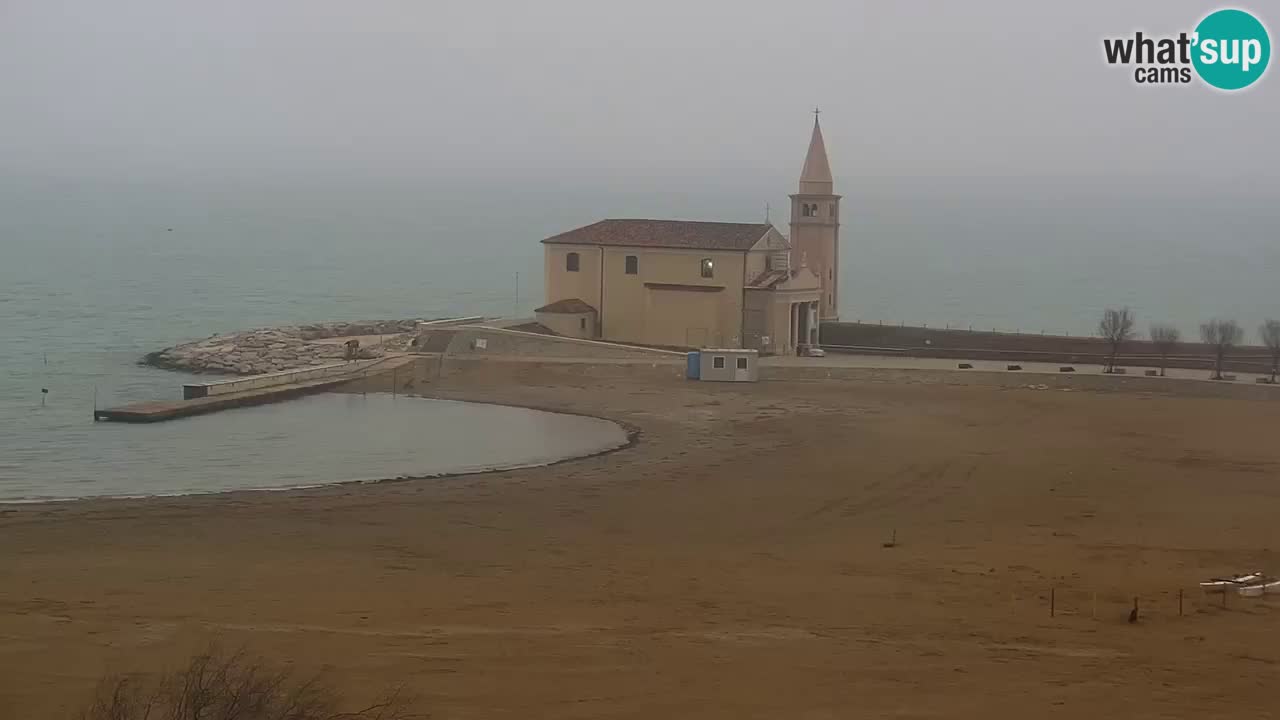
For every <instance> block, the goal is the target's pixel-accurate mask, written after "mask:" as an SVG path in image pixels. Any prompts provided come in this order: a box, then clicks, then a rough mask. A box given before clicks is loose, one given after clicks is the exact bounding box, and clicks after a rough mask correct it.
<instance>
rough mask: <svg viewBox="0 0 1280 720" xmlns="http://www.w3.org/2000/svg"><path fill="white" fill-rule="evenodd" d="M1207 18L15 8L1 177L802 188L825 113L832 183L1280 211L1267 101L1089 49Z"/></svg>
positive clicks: (1262, 94) (301, 5) (784, 9)
mask: <svg viewBox="0 0 1280 720" xmlns="http://www.w3.org/2000/svg"><path fill="white" fill-rule="evenodd" d="M1216 7H1218V5H1217V4H1216V3H1207V2H1194V1H1187V0H1182V1H1179V2H1164V3H1160V4H1159V5H1157V6H1152V5H1146V6H1136V5H1119V6H1117V5H1115V4H1113V3H1106V2H1096V1H1095V2H1081V3H1071V4H1065V3H1064V4H1058V5H1053V6H1049V5H1046V4H1043V3H1025V2H1015V1H1012V0H1000V1H999V2H984V3H981V4H977V3H966V4H963V5H961V4H956V3H946V2H927V3H911V4H901V3H887V2H874V3H872V2H864V3H846V2H823V3H797V4H792V5H786V6H781V5H773V4H763V3H745V4H744V3H740V2H735V3H729V2H725V1H723V0H715V1H711V0H707V1H703V2H692V3H689V2H678V3H677V2H674V0H658V1H657V2H654V3H646V4H644V5H643V6H635V5H618V4H612V3H599V2H586V1H584V0H553V1H551V2H544V3H538V4H536V5H528V4H522V3H514V2H468V3H452V2H447V3H446V2H441V3H431V4H421V3H402V2H366V3H360V4H350V3H346V2H339V1H337V0H309V1H308V2H300V1H295V2H280V3H275V4H270V5H264V4H261V3H250V2H243V1H235V2H226V3H219V4H216V5H215V4H207V5H199V6H196V5H188V4H174V3H170V2H164V1H163V0H122V1H121V2H114V3H109V4H97V3H89V2H59V1H57V0H40V1H38V2H37V1H34V0H8V2H6V3H4V4H3V5H0V84H3V86H4V87H5V88H6V92H5V93H4V94H0V117H3V118H4V122H5V128H6V132H5V133H4V134H3V135H0V168H4V171H5V172H7V173H9V174H11V175H19V176H28V177H59V178H67V177H71V178H75V177H86V178H95V177H96V178H104V179H116V180H128V179H131V178H141V179H146V178H183V177H203V178H238V177H246V176H249V177H256V176H262V177H282V178H289V177H297V178H303V177H310V178H315V177H320V176H324V175H333V176H346V177H350V178H356V179H361V178H364V179H377V178H402V177H408V178H427V179H438V180H451V179H452V180H469V181H484V180H499V179H504V178H506V179H513V180H561V179H576V180H580V181H584V182H595V181H602V180H603V181H608V180H609V179H610V178H613V179H614V180H615V181H616V182H619V183H620V184H623V185H625V184H626V182H629V181H635V182H639V183H643V182H646V181H648V182H660V181H662V180H664V179H668V178H672V179H677V180H678V179H680V178H682V177H692V178H696V179H697V180H698V181H700V182H715V181H721V182H726V183H732V182H734V178H737V177H738V176H740V175H742V174H743V173H759V174H763V175H767V176H769V179H770V182H774V178H777V180H780V181H786V182H788V183H793V182H794V178H795V176H796V174H797V173H798V172H799V166H800V164H801V160H802V157H803V150H804V146H805V144H806V142H807V139H808V129H809V126H810V124H811V122H812V115H810V114H809V112H810V110H811V109H812V108H813V106H814V105H819V106H821V107H822V109H823V114H822V122H823V129H824V132H825V134H826V138H827V145H828V148H829V149H830V152H831V156H832V157H831V159H832V164H833V168H834V170H835V173H836V175H837V176H838V180H842V181H844V183H845V184H846V185H848V184H852V183H851V180H852V179H856V178H877V177H906V178H910V177H921V178H928V177H961V178H963V177H1046V178H1052V177H1063V178H1091V177H1099V178H1106V177H1116V178H1149V179H1153V180H1155V179H1164V180H1167V182H1169V183H1171V184H1175V183H1179V182H1187V181H1193V180H1195V179H1204V178H1214V179H1216V180H1232V179H1248V180H1249V181H1250V183H1251V185H1254V186H1256V185H1257V184H1258V183H1262V184H1263V185H1264V187H1267V188H1271V189H1275V188H1280V170H1277V168H1276V164H1275V162H1274V153H1270V152H1266V151H1265V150H1264V149H1263V148H1260V147H1259V143H1260V142H1265V141H1266V138H1269V137H1270V133H1271V132H1272V131H1273V128H1274V127H1276V126H1280V102H1277V100H1276V92H1275V85H1276V81H1275V79H1274V78H1271V77H1264V78H1263V80H1262V81H1261V82H1260V83H1259V84H1258V85H1257V86H1256V87H1254V88H1251V89H1249V90H1247V91H1245V92H1241V93H1235V94H1225V93H1221V92H1215V91H1212V90H1209V89H1207V88H1205V87H1202V86H1200V85H1198V84H1194V83H1193V84H1192V85H1189V86H1165V87H1142V86H1138V85H1136V84H1135V83H1134V82H1133V81H1132V78H1131V77H1130V76H1129V74H1128V73H1127V72H1126V71H1125V70H1123V69H1120V68H1115V67H1110V66H1108V65H1107V64H1106V63H1105V62H1104V61H1103V59H1102V48H1101V40H1102V38H1103V37H1104V36H1111V35H1119V34H1124V33H1126V32H1132V31H1133V30H1134V29H1146V30H1147V31H1148V32H1165V33H1174V32H1177V31H1179V30H1183V29H1187V28H1189V27H1191V26H1192V25H1193V24H1194V22H1195V21H1196V20H1198V19H1199V18H1200V17H1201V16H1203V15H1204V14H1205V13H1207V12H1209V11H1211V10H1212V9H1215V8H1216ZM1263 19H1264V21H1265V20H1266V19H1267V18H1266V16H1265V15H1264V16H1263ZM1272 74H1274V70H1273V71H1272V72H1270V73H1269V75H1272ZM789 187H790V185H788V186H787V188H785V189H789ZM1255 189H1257V188H1256V187H1255Z"/></svg>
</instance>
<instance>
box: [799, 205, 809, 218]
mask: <svg viewBox="0 0 1280 720" xmlns="http://www.w3.org/2000/svg"><path fill="white" fill-rule="evenodd" d="M800 216H801V217H809V203H800Z"/></svg>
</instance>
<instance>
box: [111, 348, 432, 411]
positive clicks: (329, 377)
mask: <svg viewBox="0 0 1280 720" xmlns="http://www.w3.org/2000/svg"><path fill="white" fill-rule="evenodd" d="M413 360H414V358H413V357H412V356H407V355H400V356H394V357H387V358H380V359H377V360H371V361H359V362H350V363H340V364H334V365H324V366H320V367H314V368H302V369H299V370H287V371H284V372H278V373H269V374H267V375H254V376H250V377H246V378H236V379H233V380H223V381H217V382H209V383H194V384H188V385H185V386H183V395H184V397H185V398H186V399H183V400H167V401H151V402H139V403H133V404H131V405H124V406H122V407H115V408H105V409H101V410H98V409H95V410H94V411H93V419H94V420H108V421H114V422H129V423H153V422H161V421H163V420H173V419H176V418H181V417H190V416H192V415H203V414H205V413H211V412H216V411H218V410H226V409H229V408H236V407H247V406H250V405H263V404H266V403H272V402H279V401H281V400H287V399H289V398H293V397H298V396H300V395H306V394H309V393H316V392H322V391H324V390H329V389H331V388H335V387H338V386H339V385H343V384H345V383H348V382H351V381H353V380H360V379H362V378H365V377H369V376H371V375H377V374H381V373H384V372H391V371H392V370H395V369H396V368H398V367H400V366H402V365H405V364H408V363H411V362H413Z"/></svg>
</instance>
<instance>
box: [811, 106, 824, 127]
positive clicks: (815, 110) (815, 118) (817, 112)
mask: <svg viewBox="0 0 1280 720" xmlns="http://www.w3.org/2000/svg"><path fill="white" fill-rule="evenodd" d="M820 114H822V110H820V109H818V106H817V105H814V106H813V124H814V125H817V124H818V115H820Z"/></svg>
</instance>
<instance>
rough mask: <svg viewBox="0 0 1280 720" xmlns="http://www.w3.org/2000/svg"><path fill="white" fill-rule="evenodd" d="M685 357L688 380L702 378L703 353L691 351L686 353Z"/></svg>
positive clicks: (685, 373)
mask: <svg viewBox="0 0 1280 720" xmlns="http://www.w3.org/2000/svg"><path fill="white" fill-rule="evenodd" d="M685 359H686V364H685V369H684V376H685V378H686V379H688V380H700V379H701V378H702V353H700V352H691V353H689V354H687V355H685Z"/></svg>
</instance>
